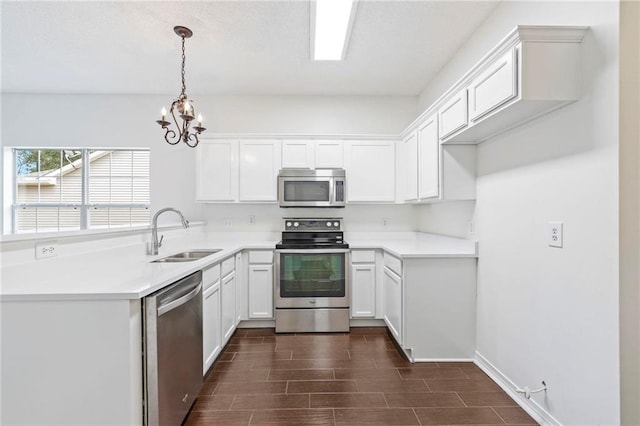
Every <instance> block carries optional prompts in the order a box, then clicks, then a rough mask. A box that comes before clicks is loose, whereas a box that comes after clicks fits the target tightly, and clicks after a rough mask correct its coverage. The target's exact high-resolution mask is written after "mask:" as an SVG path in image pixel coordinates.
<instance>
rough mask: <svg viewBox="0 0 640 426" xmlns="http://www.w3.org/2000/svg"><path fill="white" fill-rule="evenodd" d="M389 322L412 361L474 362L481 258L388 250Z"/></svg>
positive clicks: (386, 291)
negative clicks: (424, 255) (416, 255)
mask: <svg viewBox="0 0 640 426" xmlns="http://www.w3.org/2000/svg"><path fill="white" fill-rule="evenodd" d="M384 263H385V267H384V278H383V295H384V296H383V297H384V301H383V305H384V308H383V312H384V320H385V323H386V324H387V327H388V328H389V331H390V332H391V334H392V335H393V337H394V339H395V340H396V341H397V342H398V344H399V345H400V347H401V348H402V349H403V350H404V352H405V353H406V354H407V356H408V357H409V359H410V360H411V361H412V362H416V361H418V362H419V361H437V360H458V361H462V360H471V359H473V357H474V352H475V347H476V259H475V258H471V257H470V258H408V259H403V260H402V261H400V259H397V258H395V257H393V256H390V255H388V254H387V253H385V261H384Z"/></svg>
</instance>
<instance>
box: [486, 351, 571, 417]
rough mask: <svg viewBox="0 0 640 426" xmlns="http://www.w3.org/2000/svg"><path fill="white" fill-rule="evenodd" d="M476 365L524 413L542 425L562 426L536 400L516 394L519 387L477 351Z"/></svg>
mask: <svg viewBox="0 0 640 426" xmlns="http://www.w3.org/2000/svg"><path fill="white" fill-rule="evenodd" d="M475 364H476V365H477V366H478V367H479V368H480V369H481V370H482V371H484V372H485V373H486V374H487V375H488V376H489V377H490V378H491V380H493V381H494V382H496V384H497V385H498V386H500V387H501V388H502V390H504V391H505V392H506V393H507V395H509V396H510V397H511V399H513V400H514V401H515V402H516V404H518V405H519V406H520V408H522V409H523V410H524V411H526V412H527V414H529V415H530V416H531V417H533V419H534V420H535V421H536V422H538V423H539V424H541V425H552V426H561V425H562V423H560V422H559V421H558V420H557V419H556V418H555V417H553V416H552V415H551V413H549V412H548V411H547V410H545V409H544V407H542V406H541V405H540V404H538V402H537V401H535V400H534V399H526V398H525V397H524V396H523V395H522V394H519V393H518V392H516V389H517V388H518V386H517V385H516V384H515V383H513V381H511V379H509V377H507V376H506V375H505V374H504V373H502V371H500V370H498V368H497V367H496V366H494V365H493V364H491V362H489V360H488V359H487V358H485V357H484V356H482V354H481V353H480V352H478V351H476V359H475Z"/></svg>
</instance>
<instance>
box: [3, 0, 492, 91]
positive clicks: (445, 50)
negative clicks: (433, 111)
mask: <svg viewBox="0 0 640 426" xmlns="http://www.w3.org/2000/svg"><path fill="white" fill-rule="evenodd" d="M496 6H497V2H496V1H426V0H425V1H390V2H384V1H368V0H360V2H359V5H358V9H357V14H356V18H355V21H354V25H353V32H352V36H351V41H350V44H349V47H348V50H347V55H346V60H345V61H343V62H314V61H311V60H310V59H309V8H310V3H309V1H304V0H300V1H225V2H222V1H200V2H185V1H162V2H148V1H145V2H133V1H120V2H99V1H55V2H26V1H20V2H8V1H3V2H2V4H1V18H2V22H1V31H2V52H1V59H2V91H3V92H5V93H131V94H140V93H143V94H177V93H178V92H179V91H180V39H179V37H178V36H176V35H175V34H174V32H173V26H174V25H184V26H187V27H190V28H191V29H192V30H193V32H194V36H193V38H191V39H188V40H187V44H186V49H187V69H186V74H187V93H189V94H191V95H192V96H193V95H197V94H234V95H319V94H326V95H416V94H418V93H419V92H420V91H421V90H422V89H423V88H424V87H425V86H426V84H427V83H428V82H429V81H430V79H432V78H433V77H434V76H435V75H436V74H437V72H438V70H440V69H441V67H442V66H443V65H444V64H446V63H447V61H449V59H450V58H451V57H452V56H453V55H454V54H455V52H456V51H457V49H458V48H459V47H460V46H461V45H462V44H463V43H464V42H465V40H467V39H468V38H469V36H470V35H471V34H472V33H473V31H474V30H475V29H476V28H477V27H478V26H479V25H480V24H481V23H482V22H483V21H484V20H485V19H486V18H487V16H488V15H489V14H490V13H491V12H492V11H493V9H494V8H495V7H496Z"/></svg>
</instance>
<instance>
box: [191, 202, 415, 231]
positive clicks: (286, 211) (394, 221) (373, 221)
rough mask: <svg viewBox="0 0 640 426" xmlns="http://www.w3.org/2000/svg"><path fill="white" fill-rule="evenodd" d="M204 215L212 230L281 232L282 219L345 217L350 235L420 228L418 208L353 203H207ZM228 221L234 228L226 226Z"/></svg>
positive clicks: (345, 224)
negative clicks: (294, 205)
mask: <svg viewBox="0 0 640 426" xmlns="http://www.w3.org/2000/svg"><path fill="white" fill-rule="evenodd" d="M204 216H205V220H206V221H207V228H208V230H210V231H231V232H238V231H241V232H246V231H272V232H280V231H282V218H283V217H342V218H344V220H343V229H344V230H345V231H350V232H360V231H416V230H417V229H418V207H416V206H412V205H396V204H380V205H358V204H356V205H353V204H352V205H349V206H346V207H345V208H341V209H313V208H300V209H296V208H280V207H279V206H278V205H275V204H206V205H204ZM250 216H254V218H255V223H253V224H251V223H250ZM228 219H230V220H231V226H225V220H228ZM385 223H386V225H385Z"/></svg>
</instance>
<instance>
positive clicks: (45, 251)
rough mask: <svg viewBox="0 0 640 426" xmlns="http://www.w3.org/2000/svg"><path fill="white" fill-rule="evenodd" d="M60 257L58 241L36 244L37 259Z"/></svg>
mask: <svg viewBox="0 0 640 426" xmlns="http://www.w3.org/2000/svg"><path fill="white" fill-rule="evenodd" d="M57 255H58V244H57V242H56V241H53V242H48V243H40V244H36V259H45V258H47V257H56V256H57Z"/></svg>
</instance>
